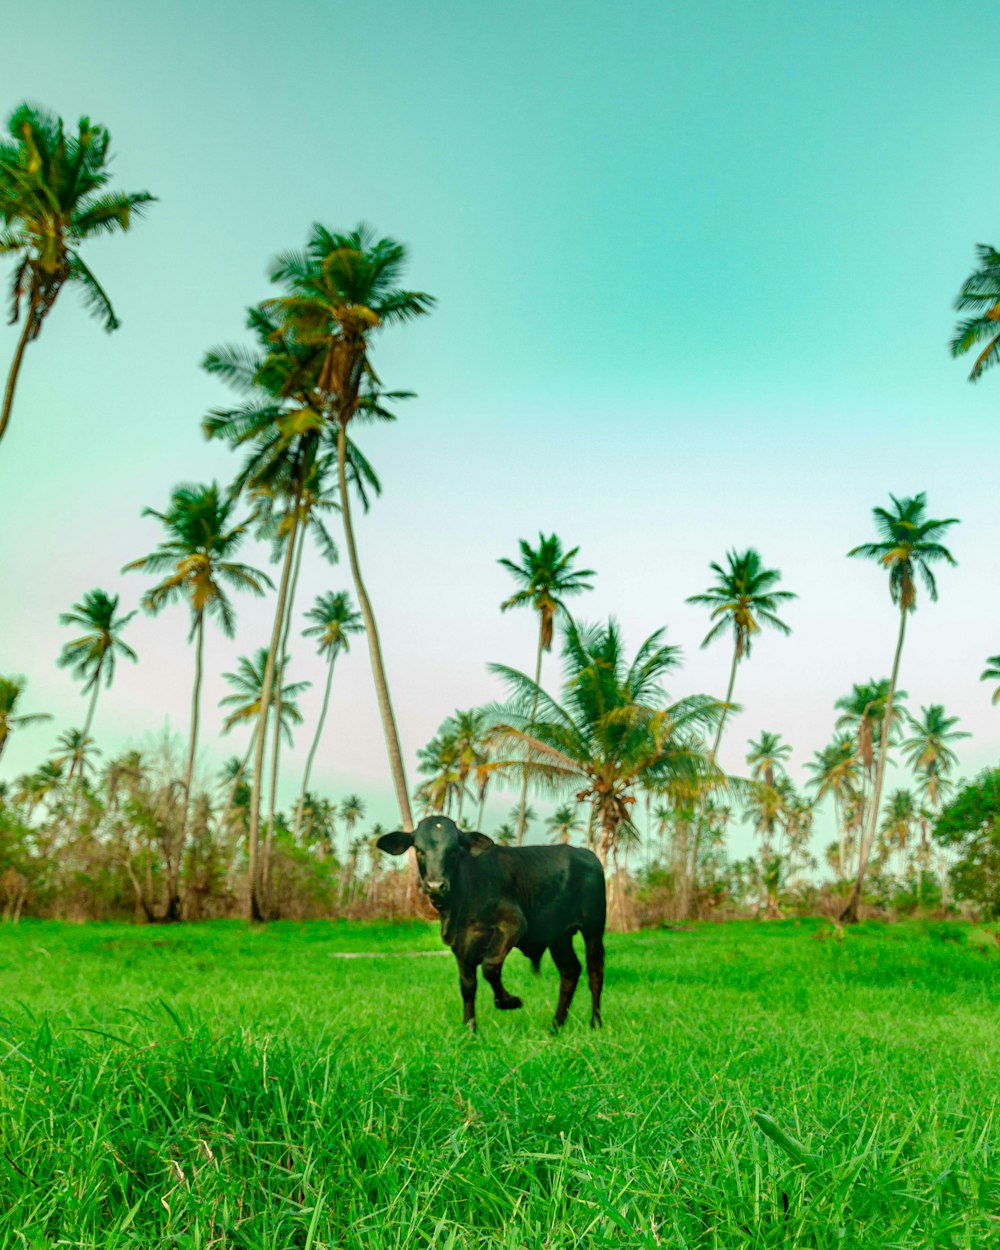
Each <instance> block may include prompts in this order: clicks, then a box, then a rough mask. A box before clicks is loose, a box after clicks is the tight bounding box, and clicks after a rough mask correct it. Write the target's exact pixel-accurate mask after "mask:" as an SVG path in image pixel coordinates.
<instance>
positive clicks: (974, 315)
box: [951, 243, 1000, 382]
mask: <svg viewBox="0 0 1000 1250" xmlns="http://www.w3.org/2000/svg"><path fill="white" fill-rule="evenodd" d="M976 254H977V256H978V257H979V268H978V269H975V270H973V272H972V273H971V274H970V275H969V277H968V278H966V280H965V283H964V284H963V286H962V289H961V291H960V292H959V295H958V299H957V300H956V301H955V307H956V309H958V311H959V312H965V313H969V314H971V315H970V316H968V317H967V318H966V319H965V320H964V321H960V322H959V323H958V325H957V326H956V327H955V334H954V337H953V338H952V340H951V354H952V356H955V357H958V356H964V355H965V354H966V352H969V351H971V350H972V349H973V348H974V347H975V348H977V349H978V350H977V355H976V359H975V360H974V361H973V365H972V372H971V373H970V374H969V381H970V382H978V381H979V379H980V378H981V377H982V376H983V373H984V372H985V371H986V370H987V369H989V368H991V367H992V366H993V365H995V364H996V363H997V361H998V360H1000V252H997V250H996V249H995V248H992V247H990V246H989V245H988V244H984V243H980V244H979V246H978V247H977V248H976ZM981 344H982V345H983V346H982V347H980V345H981Z"/></svg>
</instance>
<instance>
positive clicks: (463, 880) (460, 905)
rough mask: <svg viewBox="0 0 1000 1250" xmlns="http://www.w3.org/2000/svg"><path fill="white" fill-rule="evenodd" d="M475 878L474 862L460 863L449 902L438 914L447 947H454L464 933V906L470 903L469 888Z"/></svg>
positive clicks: (465, 861)
mask: <svg viewBox="0 0 1000 1250" xmlns="http://www.w3.org/2000/svg"><path fill="white" fill-rule="evenodd" d="M473 876H474V872H473V868H472V861H471V860H464V861H463V862H462V863H460V865H459V868H458V872H457V873H456V878H457V879H456V880H455V881H454V883H453V884H452V888H451V890H450V891H449V892H448V901H447V902H446V903H445V904H444V906H442V907H441V909H440V911H439V913H438V915H439V916H440V919H441V941H442V942H444V944H445V945H446V946H454V945H455V941H456V940H457V938H458V936H459V934H460V933H461V932H462V923H463V920H464V914H465V911H466V910H467V908H466V907H465V906H464V904H465V903H466V902H467V901H468V897H469V887H470V885H471V878H472V877H473Z"/></svg>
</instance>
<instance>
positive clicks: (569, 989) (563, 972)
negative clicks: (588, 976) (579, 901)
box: [549, 933, 580, 1029]
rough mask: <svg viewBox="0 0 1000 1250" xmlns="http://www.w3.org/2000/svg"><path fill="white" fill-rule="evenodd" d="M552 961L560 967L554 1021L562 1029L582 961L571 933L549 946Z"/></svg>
mask: <svg viewBox="0 0 1000 1250" xmlns="http://www.w3.org/2000/svg"><path fill="white" fill-rule="evenodd" d="M549 950H550V952H551V953H552V961H553V963H554V964H555V966H556V967H557V968H558V969H559V1002H558V1004H557V1005H556V1018H555V1019H554V1020H553V1021H552V1027H553V1028H554V1029H560V1028H562V1026H563V1025H564V1024H565V1023H566V1013H567V1012H568V1011H569V1005H570V1003H571V1002H572V1001H573V995H574V994H575V993H576V983H577V981H579V979H580V961H579V959H577V957H576V951H575V950H574V949H573V937H572V935H571V934H569V933H565V934H563V936H562V937H560V938H557V939H556V940H555V941H554V942H553V943H552V945H551V946H550V947H549Z"/></svg>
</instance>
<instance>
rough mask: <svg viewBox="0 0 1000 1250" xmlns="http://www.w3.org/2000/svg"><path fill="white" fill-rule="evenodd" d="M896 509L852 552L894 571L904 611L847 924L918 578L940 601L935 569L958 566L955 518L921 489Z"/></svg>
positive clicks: (856, 900) (895, 594)
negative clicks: (948, 543)
mask: <svg viewBox="0 0 1000 1250" xmlns="http://www.w3.org/2000/svg"><path fill="white" fill-rule="evenodd" d="M889 498H890V499H891V501H892V507H891V508H874V509H873V510H872V516H873V517H874V520H875V529H876V531H877V532H878V539H877V541H876V542H873V543H862V544H861V545H860V546H858V547H853V548H852V549H851V550H850V551H849V552H848V553H847V554H848V555H849V556H858V557H861V558H862V559H865V560H875V561H877V562H878V563H879V564H880V565H881V566H882V567H883V568H884V569H887V570H888V572H889V596H890V598H891V599H892V602H893V603H894V604H895V605H896V606H897V607H898V608H899V635H898V637H897V640H896V654H895V656H894V658H893V663H892V675H891V676H890V678H889V691H888V696H887V699H886V710H885V715H884V716H883V718H882V735H881V742H880V746H879V753H878V760H877V762H876V766H875V779H874V784H873V789H872V801H871V805H870V810H869V813H868V829H867V831H866V835H865V836H864V837H862V842H861V848H860V852H859V855H858V874H857V878H856V879H855V882H854V889H853V891H852V893H851V897H850V900H849V902H848V904H847V907H846V908H845V910H844V914H843V916H842V917H841V919H842V920H846V921H849V922H856V921H857V920H858V916H859V912H858V909H859V906H860V902H861V890H862V886H863V884H864V877H865V869H866V867H867V865H868V856H869V854H870V852H871V847H872V846H873V845H874V842H875V833H876V830H877V829H878V818H879V804H880V801H881V798H882V781H883V778H884V777H885V763H886V753H887V746H888V738H889V726H890V723H891V721H892V710H893V700H894V697H895V693H896V682H897V680H898V678H899V661H900V657H901V655H902V652H903V640H904V638H905V636H906V619H907V615H908V613H910V612H913V611H915V610H916V606H917V587H916V577H917V575H918V574H919V575H920V577H921V578H922V579H923V582H924V585H925V586H926V588H927V592H928V594H929V595H930V597H931V599H932V600H936V599H937V582H936V581H935V579H934V573H933V572H932V569H931V566H932V565H933V564H937V563H940V562H941V561H944V562H945V563H947V564H951V565H954V564H955V563H956V561H955V559H954V557H953V556H952V554H951V552H950V551H949V550H948V549H947V547H945V546H943V545H942V543H941V541H940V540H941V539H942V538H943V537H944V535H945V534H946V533H947V531H948V530H949V529H950V528H951V527H952V526H953V525H957V524H958V521H957V519H956V518H955V517H950V518H949V519H947V520H944V521H936V520H933V519H932V518H930V517H928V516H927V496H926V494H925V493H924V492H923V491H921V492H920V493H919V494H918V495H915V496H913V498H903V499H897V498H896V496H895V495H890V496H889Z"/></svg>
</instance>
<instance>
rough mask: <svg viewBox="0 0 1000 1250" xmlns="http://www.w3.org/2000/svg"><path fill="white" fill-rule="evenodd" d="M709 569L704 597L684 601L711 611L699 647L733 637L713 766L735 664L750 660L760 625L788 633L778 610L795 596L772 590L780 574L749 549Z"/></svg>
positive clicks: (729, 553)
mask: <svg viewBox="0 0 1000 1250" xmlns="http://www.w3.org/2000/svg"><path fill="white" fill-rule="evenodd" d="M709 568H710V569H711V570H712V572H713V573H714V574H715V585H714V586H710V587H709V588H708V590H706V591H705V592H704V594H700V595H691V596H690V597H689V598H688V600H687V602H688V603H698V604H702V605H703V606H704V607H707V608H711V610H712V611H711V620H712V621H714V622H715V623H714V624H713V626H712V628H711V629H710V630H709V631H708V633H707V634H706V635H705V638H704V640H703V641H702V644H701V645H702V646H703V647H707V646H708V645H709V644H710V643H711V642H713V641H714V640H715V639H716V638H719V637H721V636H722V635H723V634H724V633H726V632H727V631H728V630H730V629H731V630H732V634H733V663H732V667H731V669H730V670H729V688H728V690H727V691H726V700H725V707H724V708H723V712H722V718H721V720H720V721H719V725H718V728H717V730H716V733H715V742H714V744H713V746H712V750H711V753H710V759H711V761H712V763H713V764H714V763H715V761H716V758H717V756H718V754H719V743H720V742H721V741H722V730H723V728H724V726H725V723H726V716H727V714H728V712H729V708H730V705H731V704H732V700H733V687H734V686H735V685H736V668H737V665H738V664H739V662H740V660H742V659H743V657H744V656H746V657H747V659H749V658H750V648H751V646H752V643H753V637H754V634H757V633H759V632H760V630H761V629H762V628H763V626H765V625H768V626H770V627H771V628H772V629H777V630H779V631H780V632H781V633H783V634H785V635H788V634H790V633H791V632H792V631H791V629H790V628H789V626H788V625H786V624H785V622H784V621H783V620H781V619H780V618H779V616H778V611H779V609H780V608H781V605H782V604H783V603H788V602H789V601H790V600H792V599H795V598H796V595H794V594H793V593H792V591H790V590H777V589H776V587H777V585H778V582H780V581H781V573H780V572H779V571H778V570H777V569H767V568H765V567H764V565H763V563H762V562H761V558H760V556H759V554H758V553H757V552H756V551H754V549H753V548H752V547H750V548H748V549H747V550H746V551H743V552H737V551H735V550H733V551H729V552H727V553H726V567H725V568H723V567H722V566H721V565H720V564H716V563H714V562H713V563H712V564H710V565H709Z"/></svg>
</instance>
